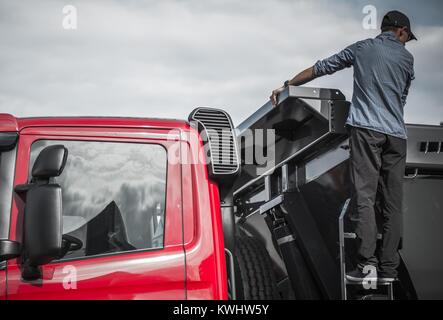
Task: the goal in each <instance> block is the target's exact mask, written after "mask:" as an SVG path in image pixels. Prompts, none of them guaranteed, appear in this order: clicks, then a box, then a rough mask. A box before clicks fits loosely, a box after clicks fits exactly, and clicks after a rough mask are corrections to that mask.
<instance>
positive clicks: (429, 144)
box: [420, 141, 443, 153]
mask: <svg viewBox="0 0 443 320" xmlns="http://www.w3.org/2000/svg"><path fill="white" fill-rule="evenodd" d="M420 152H424V153H435V152H436V153H440V152H442V153H443V142H442V141H422V142H420Z"/></svg>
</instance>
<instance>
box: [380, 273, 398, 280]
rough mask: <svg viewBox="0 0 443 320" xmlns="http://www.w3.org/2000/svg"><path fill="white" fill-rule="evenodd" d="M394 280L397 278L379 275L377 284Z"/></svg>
mask: <svg viewBox="0 0 443 320" xmlns="http://www.w3.org/2000/svg"><path fill="white" fill-rule="evenodd" d="M396 279H397V278H396V277H394V276H388V275H384V274H381V275H380V276H379V277H378V281H379V282H394V281H395V280H396Z"/></svg>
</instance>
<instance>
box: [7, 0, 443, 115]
mask: <svg viewBox="0 0 443 320" xmlns="http://www.w3.org/2000/svg"><path fill="white" fill-rule="evenodd" d="M66 5H73V6H75V8H76V9H77V15H78V26H77V27H78V28H77V29H76V30H65V29H64V28H63V26H62V21H63V19H64V17H65V15H64V14H63V12H62V9H63V7H64V6H66ZM366 5H373V6H375V8H376V9H377V16H378V21H377V25H379V23H380V21H381V17H382V16H383V14H384V13H385V12H386V11H388V10H390V9H394V8H395V9H399V10H401V11H403V12H405V13H406V14H407V15H408V16H409V17H410V18H411V21H412V28H413V30H414V32H415V34H416V35H417V37H418V38H419V41H418V42H412V43H410V44H408V45H407V48H408V49H409V50H410V51H411V52H412V53H413V54H414V56H415V69H416V80H415V81H414V83H413V87H412V88H411V91H410V96H409V99H408V104H407V106H406V111H405V115H406V121H408V122H414V123H429V124H438V123H439V122H440V121H443V104H442V100H443V90H442V88H441V86H442V84H441V80H442V79H443V67H442V60H441V59H442V57H443V18H442V17H441V13H442V12H443V2H442V1H440V0H435V1H432V0H424V1H418V0H416V1H411V0H403V1H394V0H391V1H386V0H384V1H381V0H364V1H362V0H358V1H355V0H354V1H345V0H335V1H331V0H315V1H314V0H309V1H307V0H300V1H298V0H292V1H290V0H286V1H284V0H268V1H266V0H254V1H246V0H175V1H173V0H162V1H160V0H158V1H135V0H134V1H129V0H127V1H117V0H114V1H111V0H108V1H105V0H103V1H100V0H94V1H91V0H89V1H86V0H66V1H64V0H40V1H16V0H0V39H1V41H0V70H1V76H0V112H8V113H13V114H15V115H17V116H37V115H100V116H102V115H115V116H142V117H168V118H169V117H173V118H187V115H188V114H189V112H190V111H191V110H192V109H193V108H194V107H196V106H214V107H221V108H224V109H225V110H227V111H228V112H230V114H231V115H232V117H233V120H234V122H235V123H236V124H238V123H240V122H241V121H242V120H243V119H245V118H246V117H247V116H248V115H249V114H251V113H252V112H253V111H254V110H256V109H257V108H258V107H260V106H261V105H263V104H264V103H265V102H266V100H267V98H268V97H269V94H270V91H271V90H272V89H274V88H275V87H277V86H279V85H280V84H281V83H282V82H283V81H284V80H286V79H288V78H290V77H292V76H293V75H294V73H296V72H298V71H301V69H303V68H305V67H308V66H311V65H313V64H314V63H315V61H316V60H317V59H320V58H324V57H327V56H329V55H331V54H333V53H335V52H337V51H338V50H340V49H342V48H343V47H345V46H347V45H349V44H351V43H353V42H355V41H357V40H360V39H364V38H368V37H374V36H376V35H377V34H378V29H377V30H371V29H369V30H368V29H365V28H363V27H362V21H363V18H364V16H365V14H364V13H363V12H362V10H363V8H364V7H365V6H366ZM309 85H310V86H316V87H320V86H321V87H333V88H339V89H341V90H342V91H343V92H344V93H345V95H346V96H347V97H348V98H350V96H351V94H352V71H351V70H346V71H342V72H341V73H337V74H335V75H333V76H329V77H324V78H320V79H316V80H315V81H314V82H312V83H310V84H309Z"/></svg>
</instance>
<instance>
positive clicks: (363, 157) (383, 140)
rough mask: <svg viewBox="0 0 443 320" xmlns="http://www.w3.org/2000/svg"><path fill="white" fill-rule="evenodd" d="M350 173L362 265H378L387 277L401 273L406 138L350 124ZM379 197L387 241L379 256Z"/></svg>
mask: <svg viewBox="0 0 443 320" xmlns="http://www.w3.org/2000/svg"><path fill="white" fill-rule="evenodd" d="M348 130H349V136H350V148H351V150H350V151H351V159H350V173H351V182H352V199H353V203H354V208H355V211H354V212H353V213H352V214H351V220H352V221H354V223H355V227H356V229H355V233H356V234H357V237H358V240H359V241H360V243H359V251H358V267H359V268H361V269H363V267H364V266H365V265H374V266H377V265H378V270H379V272H380V273H381V274H382V275H383V276H394V277H395V276H397V270H396V269H397V267H398V265H399V262H400V259H399V255H398V252H397V251H398V247H399V243H400V237H401V233H402V198H403V177H404V173H405V163H406V140H405V139H401V138H397V137H393V136H390V135H387V134H383V133H380V132H376V131H373V130H368V129H363V128H357V127H348ZM376 200H377V201H380V203H379V204H380V207H379V209H380V213H381V218H382V222H383V232H382V235H383V240H382V246H381V248H380V251H379V254H378V257H376V254H375V251H376V246H377V223H376V217H375V204H376Z"/></svg>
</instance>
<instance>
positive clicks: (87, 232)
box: [30, 140, 167, 259]
mask: <svg viewBox="0 0 443 320" xmlns="http://www.w3.org/2000/svg"><path fill="white" fill-rule="evenodd" d="M54 144H63V145H64V146H65V147H66V148H67V149H68V159H67V163H66V166H65V169H64V171H63V173H62V174H61V175H60V177H57V178H56V182H57V183H59V184H60V186H61V187H62V198H63V234H66V235H69V236H71V237H75V238H76V239H79V240H81V242H82V246H81V248H80V249H77V250H74V251H69V252H68V253H66V255H65V256H64V257H63V258H62V259H72V258H81V257H89V256H96V255H102V254H112V253H119V252H127V251H133V250H141V249H145V250H146V249H161V248H163V243H164V221H165V199H166V197H165V196H166V168H167V154H166V150H165V149H164V148H163V147H162V146H161V145H157V144H139V143H119V142H95V141H57V140H38V141H36V142H34V143H33V145H32V148H31V157H30V164H31V166H30V168H32V164H33V163H34V161H35V158H36V157H37V155H38V154H39V152H40V151H41V150H42V149H43V148H45V147H47V146H49V145H54Z"/></svg>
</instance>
